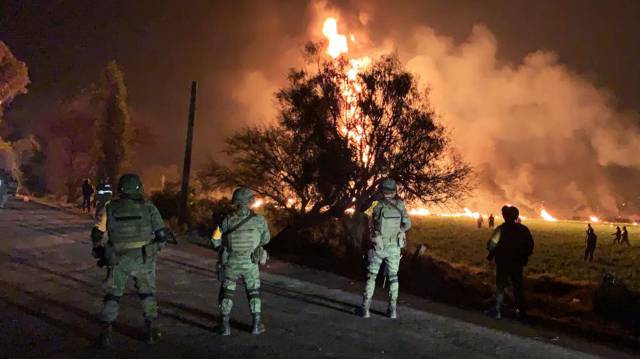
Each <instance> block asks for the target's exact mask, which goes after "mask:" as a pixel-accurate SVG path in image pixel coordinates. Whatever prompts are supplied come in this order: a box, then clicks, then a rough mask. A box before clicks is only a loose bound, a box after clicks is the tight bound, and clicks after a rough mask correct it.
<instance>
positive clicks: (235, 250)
mask: <svg viewBox="0 0 640 359" xmlns="http://www.w3.org/2000/svg"><path fill="white" fill-rule="evenodd" d="M253 200H254V196H253V192H252V191H251V190H250V189H249V188H247V187H240V188H238V189H236V190H235V191H234V192H233V196H232V198H231V203H232V204H233V206H234V212H233V213H231V214H230V215H228V216H226V217H225V218H223V220H222V222H221V224H220V226H219V227H218V228H216V230H215V232H214V234H213V237H212V242H213V247H214V248H216V249H219V252H218V263H219V264H220V267H219V271H222V272H223V273H224V274H221V273H218V277H219V279H220V280H221V281H222V285H221V288H220V303H219V307H220V313H221V318H220V319H221V323H220V334H221V335H225V336H226V335H230V334H231V327H230V325H229V316H230V315H231V308H232V307H233V295H234V293H235V291H236V282H237V281H238V280H239V279H243V280H244V285H245V288H246V290H247V297H248V299H249V310H250V312H251V315H252V316H253V328H252V331H251V334H253V335H260V334H262V333H263V332H264V331H265V328H264V325H263V323H262V321H261V307H262V301H261V299H260V268H259V265H260V264H265V262H266V257H267V254H266V251H264V249H263V248H262V246H264V245H266V244H267V243H269V241H270V240H271V234H270V233H269V226H268V225H267V221H266V220H265V218H264V217H263V216H261V215H257V214H256V213H254V212H253V211H251V210H250V209H249V206H250V205H251V203H252V202H253Z"/></svg>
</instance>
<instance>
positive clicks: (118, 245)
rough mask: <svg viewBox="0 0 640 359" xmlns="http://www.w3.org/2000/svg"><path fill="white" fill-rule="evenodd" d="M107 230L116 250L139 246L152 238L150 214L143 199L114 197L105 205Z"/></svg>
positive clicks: (147, 242)
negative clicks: (114, 198) (134, 199)
mask: <svg viewBox="0 0 640 359" xmlns="http://www.w3.org/2000/svg"><path fill="white" fill-rule="evenodd" d="M107 231H108V232H109V241H110V242H111V243H113V246H114V247H115V249H116V251H120V250H124V249H133V248H141V247H142V246H144V245H145V244H149V243H150V242H151V239H152V232H153V229H152V228H151V215H150V213H149V209H148V208H147V205H146V203H145V202H143V201H133V200H130V199H116V200H114V201H111V202H109V204H108V205H107Z"/></svg>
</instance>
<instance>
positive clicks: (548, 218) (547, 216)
mask: <svg viewBox="0 0 640 359" xmlns="http://www.w3.org/2000/svg"><path fill="white" fill-rule="evenodd" d="M540 217H542V219H544V220H545V221H547V222H558V220H557V219H556V218H555V217H553V216H552V215H550V214H549V212H547V210H546V209H544V208H543V209H542V210H541V211H540Z"/></svg>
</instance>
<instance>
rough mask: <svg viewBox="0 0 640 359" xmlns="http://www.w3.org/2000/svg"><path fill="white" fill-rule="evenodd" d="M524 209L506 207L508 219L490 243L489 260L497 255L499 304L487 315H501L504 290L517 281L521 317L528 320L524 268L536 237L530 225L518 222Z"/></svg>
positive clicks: (504, 213)
mask: <svg viewBox="0 0 640 359" xmlns="http://www.w3.org/2000/svg"><path fill="white" fill-rule="evenodd" d="M519 216H520V211H518V209H517V208H516V207H510V206H504V207H502V217H503V218H504V223H503V224H501V225H499V226H498V227H497V228H496V230H495V231H494V233H493V236H492V237H491V239H490V240H489V242H488V243H487V249H488V251H489V254H488V255H487V260H489V261H491V260H493V259H494V258H495V263H496V306H495V308H494V309H491V310H488V311H487V312H486V314H487V315H489V316H491V317H493V318H496V319H500V317H501V307H502V303H503V301H504V290H505V289H506V287H507V286H508V285H509V280H511V284H512V285H513V292H514V296H515V300H516V306H517V307H518V319H519V320H522V321H526V320H527V313H526V310H525V307H524V293H523V288H522V282H523V278H522V271H523V268H524V266H526V265H527V262H528V261H529V256H530V255H531V253H533V238H532V236H531V232H529V228H527V227H526V226H525V225H523V224H520V223H517V222H516V220H517V219H518V217H519Z"/></svg>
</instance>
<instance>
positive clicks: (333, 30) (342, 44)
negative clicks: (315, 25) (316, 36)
mask: <svg viewBox="0 0 640 359" xmlns="http://www.w3.org/2000/svg"><path fill="white" fill-rule="evenodd" d="M322 33H323V34H324V36H325V37H326V38H327V39H328V40H329V45H328V46H327V54H329V56H331V57H333V58H334V59H335V58H337V57H338V56H340V55H342V54H346V53H347V52H348V51H349V46H347V37H346V36H345V35H340V34H339V33H338V21H337V20H336V19H335V18H333V17H330V18H328V19H326V20H325V21H324V24H323V25H322ZM351 36H353V35H351Z"/></svg>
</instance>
